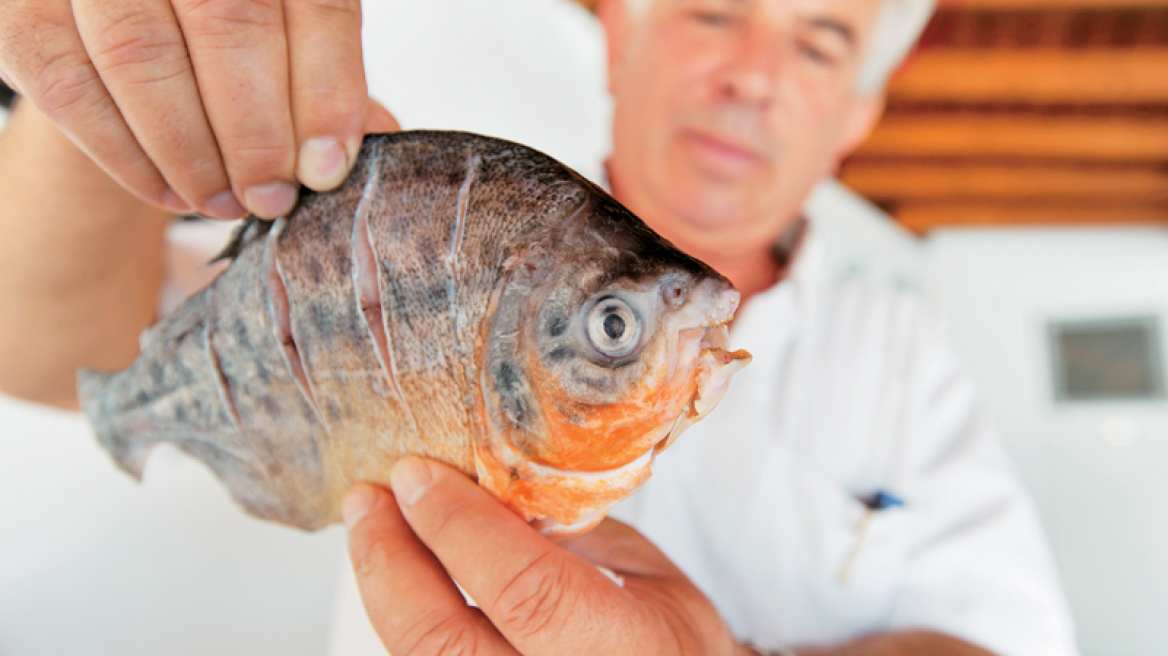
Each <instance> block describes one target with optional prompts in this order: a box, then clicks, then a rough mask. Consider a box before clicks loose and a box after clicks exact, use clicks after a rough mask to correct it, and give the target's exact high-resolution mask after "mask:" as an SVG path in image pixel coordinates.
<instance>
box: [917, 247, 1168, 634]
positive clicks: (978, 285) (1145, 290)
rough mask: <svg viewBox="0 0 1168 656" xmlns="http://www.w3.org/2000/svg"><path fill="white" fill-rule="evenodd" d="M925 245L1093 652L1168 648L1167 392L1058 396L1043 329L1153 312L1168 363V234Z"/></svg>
mask: <svg viewBox="0 0 1168 656" xmlns="http://www.w3.org/2000/svg"><path fill="white" fill-rule="evenodd" d="M926 251H927V255H928V261H929V272H930V282H931V286H932V289H931V292H932V295H933V297H934V298H935V299H936V301H937V302H938V303H939V304H940V305H941V306H942V308H943V310H944V311H945V313H946V314H947V315H948V317H949V319H950V322H951V326H952V333H953V335H954V337H955V339H956V342H957V345H958V347H959V349H960V350H961V351H962V352H963V354H964V356H965V358H966V360H967V362H968V365H969V367H970V369H971V370H972V372H973V374H974V376H975V378H977V380H978V382H979V383H980V387H981V390H982V395H983V397H984V399H985V401H986V403H987V404H988V405H989V406H990V408H991V410H992V411H993V413H994V415H995V416H996V419H997V421H998V424H999V426H1000V427H1001V430H1002V434H1003V437H1004V438H1005V440H1006V443H1007V446H1008V448H1009V449H1010V451H1011V453H1012V454H1013V455H1014V457H1015V460H1016V462H1017V463H1018V466H1019V469H1020V471H1021V473H1022V474H1023V477H1024V479H1025V481H1026V482H1027V484H1028V485H1029V487H1030V488H1031V489H1032V490H1033V492H1034V494H1035V496H1036V499H1037V501H1038V503H1039V508H1040V511H1041V513H1042V517H1043V521H1044V522H1045V523H1046V527H1047V531H1048V533H1049V536H1050V539H1051V542H1052V546H1053V548H1054V550H1055V555H1056V558H1057V560H1058V564H1059V567H1060V570H1061V573H1062V576H1063V581H1064V585H1065V588H1066V591H1067V594H1068V597H1069V599H1070V603H1071V607H1072V610H1073V612H1074V614H1075V620H1076V625H1077V629H1078V632H1079V638H1080V644H1081V646H1082V648H1083V650H1084V653H1085V654H1087V656H1103V655H1107V656H1160V655H1162V654H1165V653H1168V622H1166V621H1165V618H1168V400H1166V399H1163V398H1160V399H1156V400H1145V401H1093V402H1078V403H1059V402H1056V401H1055V394H1054V389H1053V385H1052V375H1051V372H1052V366H1051V365H1052V363H1051V352H1050V348H1049V344H1048V334H1047V330H1048V322H1049V321H1051V320H1068V319H1071V320H1074V319H1103V318H1110V317H1131V316H1146V315H1149V314H1151V315H1156V316H1158V317H1159V333H1160V334H1159V335H1158V338H1159V340H1160V345H1161V348H1160V353H1159V357H1160V359H1161V360H1165V359H1166V358H1168V353H1165V351H1166V349H1165V348H1164V347H1165V346H1168V335H1166V334H1165V333H1166V330H1168V230H1164V229H1154V228H1147V229H1139V228H1132V229H1110V230H1107V229H1033V230H1023V229H1013V230H943V231H938V232H935V233H933V235H932V236H931V237H930V239H929V243H928V245H927V249H926ZM1160 367H1161V371H1168V361H1162V362H1161V363H1160Z"/></svg>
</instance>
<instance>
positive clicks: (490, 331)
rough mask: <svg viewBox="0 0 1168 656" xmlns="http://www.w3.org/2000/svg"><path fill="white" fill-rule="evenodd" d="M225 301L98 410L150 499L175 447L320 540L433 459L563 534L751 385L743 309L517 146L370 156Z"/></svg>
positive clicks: (672, 252)
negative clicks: (740, 342) (349, 493)
mask: <svg viewBox="0 0 1168 656" xmlns="http://www.w3.org/2000/svg"><path fill="white" fill-rule="evenodd" d="M225 254H226V255H228V256H230V257H232V258H233V261H232V263H231V265H230V266H229V267H228V268H227V270H226V271H224V272H223V273H222V274H221V275H220V276H219V277H218V278H217V279H216V280H215V281H214V282H213V283H212V284H211V285H210V286H208V287H207V288H206V289H204V290H203V291H201V292H200V293H199V294H197V295H196V296H194V297H193V298H191V299H190V300H189V301H188V302H187V303H186V304H185V305H183V306H182V307H180V308H178V309H177V310H176V311H175V312H173V313H172V314H170V315H168V316H167V317H165V318H164V319H163V320H162V321H161V322H160V323H159V324H158V325H156V326H155V327H153V328H151V329H150V330H148V331H147V332H146V333H144V335H143V338H142V353H141V355H140V356H139V358H138V359H137V360H136V361H135V362H134V364H133V365H131V366H130V367H129V368H128V369H127V370H125V371H123V372H120V373H115V374H107V373H97V372H88V371H86V372H82V373H81V374H80V377H79V389H80V390H81V395H82V400H83V407H84V408H85V410H86V412H87V413H88V415H89V417H90V419H91V421H92V423H93V424H94V427H95V429H96V431H97V434H98V437H99V439H100V441H101V443H102V444H103V445H104V446H105V447H106V448H107V449H108V450H109V451H110V452H111V453H112V454H113V456H114V458H115V459H116V460H117V462H118V464H119V465H120V466H121V467H123V468H124V469H126V470H127V471H129V472H131V473H133V474H134V475H137V476H140V475H141V472H142V468H143V466H144V464H145V460H146V457H147V455H148V453H149V451H150V449H151V448H152V447H153V446H154V445H155V444H157V443H159V442H162V441H169V442H173V443H175V444H177V445H178V446H179V447H180V448H182V449H183V450H185V451H186V452H188V453H190V454H192V455H194V456H195V457H198V458H200V459H202V460H203V461H205V462H206V463H207V464H208V465H209V466H210V467H211V469H212V470H214V471H215V473H216V474H217V475H218V476H219V477H220V478H221V479H222V480H223V481H224V483H225V484H226V485H227V487H228V488H229V489H230V491H231V493H232V494H233V496H234V497H235V498H236V500H237V501H239V502H240V503H241V504H242V505H243V506H244V507H245V508H246V509H247V510H248V511H249V512H251V513H252V514H255V515H257V516H259V517H263V518H267V519H272V520H276V521H279V522H283V523H286V524H290V525H293V526H298V527H301V528H305V529H316V528H319V527H322V526H324V525H327V524H329V523H332V522H335V521H338V520H339V518H340V508H339V507H340V498H341V496H342V494H343V493H344V491H345V490H346V489H347V488H348V487H350V486H351V485H353V484H355V483H357V482H370V483H375V484H381V485H386V484H387V483H388V473H389V470H390V468H391V467H392V465H393V463H394V462H395V461H396V460H397V459H399V458H401V457H403V456H405V455H420V456H424V457H428V458H433V459H437V460H440V461H442V462H445V463H447V464H450V465H452V466H454V467H456V468H458V469H460V470H461V471H463V472H464V473H467V474H468V475H471V476H472V477H474V478H476V479H477V480H478V482H479V484H480V485H482V486H483V487H485V488H486V489H487V490H489V491H490V492H492V493H493V494H494V495H495V496H496V497H498V498H499V499H501V500H502V501H504V502H505V503H507V504H508V505H509V506H510V507H511V508H513V509H514V510H515V511H517V512H518V513H520V514H521V515H522V516H523V517H524V519H526V520H528V521H533V522H537V524H538V525H539V526H540V528H541V529H542V530H544V531H545V532H549V533H555V532H579V531H582V530H585V529H587V528H589V527H591V526H592V525H594V524H595V523H596V522H599V521H600V520H601V519H602V518H603V516H604V513H605V512H606V511H607V509H608V508H609V507H611V506H612V505H613V504H614V503H615V502H616V501H618V500H620V499H621V498H623V497H624V496H626V495H628V494H629V493H631V492H632V491H633V490H635V489H636V488H637V487H638V486H639V485H641V484H642V483H643V482H644V481H645V480H646V479H647V478H648V476H649V473H650V466H651V464H652V460H653V458H654V456H655V455H656V454H657V453H658V452H660V451H661V450H662V449H664V448H665V447H667V446H668V445H670V444H671V443H672V442H673V440H675V439H676V438H677V436H678V435H679V434H680V433H681V432H682V431H683V430H685V428H687V427H688V426H689V425H691V424H692V423H694V422H695V421H698V420H699V419H701V418H702V417H704V416H705V415H706V414H708V413H709V412H710V410H712V409H713V407H714V405H716V404H717V402H718V400H719V399H720V398H721V396H722V394H723V393H724V392H725V390H726V387H727V385H728V383H729V380H730V377H731V376H732V375H733V373H734V372H735V371H737V370H738V369H740V368H741V367H742V366H744V365H745V364H746V363H748V362H749V358H750V356H749V355H748V354H746V353H745V352H744V351H735V352H730V351H728V350H727V349H726V326H727V325H728V323H729V322H730V320H731V318H732V316H733V312H734V310H735V308H736V306H737V303H738V292H737V291H735V290H734V289H733V288H732V287H731V285H730V284H729V282H728V281H726V280H725V279H724V278H723V277H721V276H720V275H718V274H717V273H716V272H714V271H713V270H712V269H710V268H709V267H707V266H706V265H704V264H702V263H701V262H699V261H697V260H695V259H693V258H691V257H689V256H687V255H685V254H684V253H681V252H680V251H678V250H677V249H676V248H674V247H673V246H672V245H670V244H669V243H668V242H666V241H665V240H663V239H662V238H661V237H659V236H658V235H656V234H655V233H654V232H652V231H651V230H650V229H649V228H647V227H646V226H645V225H644V224H643V223H641V222H640V220H639V219H637V218H636V217H634V216H633V215H632V214H630V213H629V212H628V211H627V210H625V209H624V208H623V207H621V206H620V205H619V204H618V203H617V202H616V201H614V200H613V199H612V198H610V197H609V196H608V195H607V194H606V193H605V192H604V191H602V190H600V189H599V188H597V187H596V186H595V185H592V184H591V183H589V182H587V181H585V180H584V179H582V178H581V177H579V176H578V175H577V174H575V173H574V172H572V171H571V170H569V169H567V168H566V167H564V166H563V165H561V164H559V163H558V162H555V161H554V160H552V159H551V158H548V157H546V156H544V155H542V154H540V153H537V152H535V151H533V150H531V149H528V148H526V147H523V146H519V145H517V144H512V143H509V142H504V141H499V140H495V139H489V138H485V137H478V136H474V135H468V134H463V133H439V132H413V133H398V134H393V135H376V136H371V137H368V138H367V139H366V141H365V143H364V145H363V147H362V150H361V153H360V156H359V157H358V161H357V164H356V165H355V167H354V170H353V172H352V173H351V174H350V176H349V178H348V179H347V180H346V182H345V183H344V184H342V185H341V187H339V188H338V189H336V190H335V191H332V192H327V193H321V194H315V193H309V192H306V193H305V194H304V195H303V196H302V198H301V200H300V203H299V204H298V206H297V208H296V210H295V211H293V212H292V213H291V214H290V215H289V216H287V217H286V218H281V219H277V220H276V221H274V222H267V221H260V220H258V219H253V220H251V221H249V222H248V223H246V224H245V225H244V226H243V227H242V228H241V229H240V231H239V232H238V233H237V235H236V237H235V239H234V240H233V243H232V244H231V245H230V246H229V248H228V250H227V251H226V253H225Z"/></svg>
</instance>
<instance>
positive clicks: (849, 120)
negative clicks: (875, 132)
mask: <svg viewBox="0 0 1168 656" xmlns="http://www.w3.org/2000/svg"><path fill="white" fill-rule="evenodd" d="M883 115H884V94H883V93H868V94H864V95H861V96H857V97H855V98H854V99H853V100H852V106H851V108H850V109H849V110H848V115H847V117H846V118H845V120H844V127H843V130H841V131H840V138H839V142H838V143H837V144H836V151H835V168H837V169H838V168H839V165H840V164H841V163H842V162H843V161H844V158H846V157H847V156H848V155H851V154H852V151H853V150H855V149H856V148H858V147H859V146H860V144H862V143H864V140H865V139H867V138H868V135H869V134H871V133H872V129H873V128H875V127H876V123H877V122H879V121H880V117H881V116H883Z"/></svg>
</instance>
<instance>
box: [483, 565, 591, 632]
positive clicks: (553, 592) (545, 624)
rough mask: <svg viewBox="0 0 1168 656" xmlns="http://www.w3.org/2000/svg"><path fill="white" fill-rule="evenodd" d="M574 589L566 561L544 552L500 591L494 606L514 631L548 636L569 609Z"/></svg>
mask: <svg viewBox="0 0 1168 656" xmlns="http://www.w3.org/2000/svg"><path fill="white" fill-rule="evenodd" d="M574 589H575V588H574V586H573V585H572V581H571V574H570V570H569V569H568V567H567V564H566V563H565V562H564V561H563V560H562V559H557V558H553V557H552V556H551V554H543V555H541V556H539V557H538V558H536V559H535V560H534V561H532V562H531V564H529V565H528V566H527V567H525V568H524V569H523V571H521V572H519V574H517V575H516V576H515V578H513V579H511V581H510V582H508V583H507V585H506V586H505V587H504V588H503V589H502V591H500V593H499V597H498V599H497V600H496V602H495V610H496V612H497V613H498V616H499V621H500V623H501V624H502V625H503V626H506V627H507V628H508V629H509V630H510V631H513V632H514V633H515V634H516V635H518V636H520V637H522V638H525V639H531V638H535V637H537V636H538V637H539V638H540V639H541V640H550V639H552V638H554V637H555V636H556V635H557V634H558V633H559V632H560V630H561V629H562V628H563V624H564V621H565V619H566V618H567V617H568V616H569V615H570V614H571V612H572V606H574V605H575V593H574V592H572V591H573V590H574Z"/></svg>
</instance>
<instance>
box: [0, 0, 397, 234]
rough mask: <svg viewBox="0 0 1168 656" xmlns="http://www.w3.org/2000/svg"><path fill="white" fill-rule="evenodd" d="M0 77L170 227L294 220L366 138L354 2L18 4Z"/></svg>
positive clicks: (372, 112) (1, 19)
mask: <svg viewBox="0 0 1168 656" xmlns="http://www.w3.org/2000/svg"><path fill="white" fill-rule="evenodd" d="M0 77H3V78H4V80H5V81H6V82H7V83H8V84H9V85H10V86H12V87H13V88H14V89H16V90H17V91H19V92H20V93H21V95H22V96H24V97H25V99H26V100H28V101H31V102H32V103H33V104H34V105H36V106H37V107H38V108H39V109H41V110H42V111H43V112H44V113H45V114H47V115H48V116H49V117H50V118H51V119H52V120H53V122H54V123H56V124H57V125H58V126H59V127H60V128H61V129H62V130H63V131H64V132H65V133H66V134H67V135H69V137H70V138H71V139H72V140H73V141H74V142H75V143H76V144H77V145H78V146H79V147H80V148H81V149H82V150H84V151H85V152H86V153H87V154H88V155H89V156H90V157H91V158H93V160H94V161H95V162H97V163H98V164H99V165H100V166H101V167H102V168H103V169H104V170H105V171H106V172H107V173H108V174H109V175H110V176H111V177H113V178H114V179H115V180H117V181H118V182H119V183H120V184H121V185H122V186H124V187H125V188H126V189H128V190H130V191H131V192H133V193H134V194H135V195H136V196H138V197H139V198H141V199H142V200H144V201H146V202H149V203H151V204H154V205H156V206H159V207H163V208H166V209H168V210H170V211H172V212H176V213H183V212H188V211H191V210H198V211H200V212H202V213H204V214H207V215H208V216H215V217H218V218H237V217H239V216H242V215H243V214H244V213H245V209H246V211H250V212H252V213H254V214H256V215H259V216H262V217H268V218H271V217H275V216H278V215H280V214H283V213H285V212H287V211H288V210H289V209H290V208H291V207H292V205H293V204H294V203H295V201H296V197H297V185H296V184H295V181H296V180H299V181H300V182H302V183H303V184H305V185H306V186H308V187H310V188H313V189H316V190H325V189H331V188H333V187H335V186H337V185H338V184H340V182H341V181H342V180H343V179H344V177H345V175H346V174H347V173H348V170H349V168H350V167H351V166H352V164H353V161H354V159H355V157H356V154H357V150H358V149H359V147H360V145H361V138H362V136H363V134H364V133H366V132H385V131H392V130H395V129H397V123H396V121H394V119H393V117H392V116H390V115H389V113H388V112H386V111H385V110H384V109H382V108H380V106H378V105H376V104H375V103H373V102H372V101H371V100H370V99H369V98H368V95H367V91H366V85H365V73H364V69H363V66H362V59H361V4H360V0H331V1H329V2H320V1H318V0H72V2H70V0H9V1H8V2H4V3H0Z"/></svg>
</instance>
